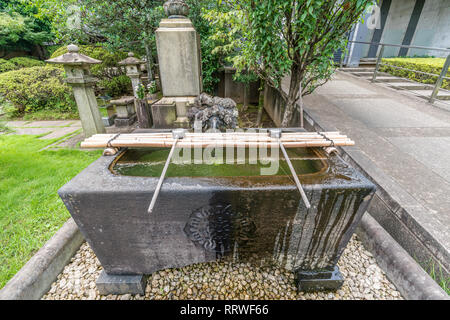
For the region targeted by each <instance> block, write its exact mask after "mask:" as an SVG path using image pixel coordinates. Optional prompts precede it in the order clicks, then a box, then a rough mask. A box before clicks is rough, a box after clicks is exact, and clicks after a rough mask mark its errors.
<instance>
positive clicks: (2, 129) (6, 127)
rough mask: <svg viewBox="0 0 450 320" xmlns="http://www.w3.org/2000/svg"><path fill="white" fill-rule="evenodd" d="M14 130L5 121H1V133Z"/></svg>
mask: <svg viewBox="0 0 450 320" xmlns="http://www.w3.org/2000/svg"><path fill="white" fill-rule="evenodd" d="M10 132H13V129H11V128H10V127H8V126H7V125H6V124H5V122H4V121H0V134H1V133H10Z"/></svg>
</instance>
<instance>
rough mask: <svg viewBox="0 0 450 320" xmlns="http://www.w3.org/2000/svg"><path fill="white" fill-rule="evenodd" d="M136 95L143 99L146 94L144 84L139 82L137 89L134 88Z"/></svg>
mask: <svg viewBox="0 0 450 320" xmlns="http://www.w3.org/2000/svg"><path fill="white" fill-rule="evenodd" d="M136 95H137V97H138V98H139V99H144V98H145V96H146V95H147V90H146V89H145V86H144V85H143V84H142V83H141V84H140V85H139V86H138V88H137V90H136Z"/></svg>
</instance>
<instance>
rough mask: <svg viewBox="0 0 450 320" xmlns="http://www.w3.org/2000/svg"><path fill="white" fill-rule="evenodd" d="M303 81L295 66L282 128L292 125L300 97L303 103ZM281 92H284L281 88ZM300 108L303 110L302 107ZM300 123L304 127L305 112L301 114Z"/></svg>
mask: <svg viewBox="0 0 450 320" xmlns="http://www.w3.org/2000/svg"><path fill="white" fill-rule="evenodd" d="M301 80H302V75H301V74H300V73H299V68H298V67H297V66H296V65H293V66H292V68H291V80H290V84H289V92H288V98H287V101H286V109H285V111H284V115H283V121H282V122H281V127H283V128H286V127H288V126H289V125H290V124H291V123H292V118H293V116H294V111H295V109H296V101H297V100H298V96H299V95H300V101H301V94H302V93H301ZM280 90H283V89H282V88H280ZM300 108H303V106H302V105H301V106H300ZM300 123H301V124H302V125H303V112H300Z"/></svg>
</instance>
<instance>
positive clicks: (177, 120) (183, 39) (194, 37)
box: [152, 0, 202, 128]
mask: <svg viewBox="0 0 450 320" xmlns="http://www.w3.org/2000/svg"><path fill="white" fill-rule="evenodd" d="M164 11H165V12H166V14H167V16H168V18H167V19H163V20H161V23H160V24H159V28H158V29H157V30H156V46H157V50H158V61H159V71H160V80H161V89H162V93H163V98H162V99H161V100H160V101H158V102H157V103H155V104H153V106H152V114H153V121H154V125H155V127H156V128H164V127H174V126H175V127H185V126H188V125H189V122H188V119H187V118H186V110H187V108H188V107H189V105H192V104H193V102H194V99H195V97H197V96H198V95H199V94H200V93H201V92H202V77H201V74H202V70H201V54H200V37H199V35H198V33H197V31H196V30H195V29H194V27H193V25H192V22H191V21H190V20H189V19H188V18H187V17H186V16H187V14H188V12H189V7H188V5H187V4H186V3H185V2H184V0H169V1H167V2H166V3H164Z"/></svg>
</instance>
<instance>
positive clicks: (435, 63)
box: [380, 58, 450, 89]
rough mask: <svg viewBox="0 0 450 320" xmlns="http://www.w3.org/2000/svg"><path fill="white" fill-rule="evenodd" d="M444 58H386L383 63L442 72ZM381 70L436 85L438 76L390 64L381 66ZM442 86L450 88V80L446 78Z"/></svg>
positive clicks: (430, 71)
mask: <svg viewBox="0 0 450 320" xmlns="http://www.w3.org/2000/svg"><path fill="white" fill-rule="evenodd" d="M444 62H445V59H444V58H385V59H382V63H385V64H390V65H393V66H397V67H402V68H408V69H412V70H417V71H422V72H428V73H434V74H440V73H441V70H442V67H443V66H444ZM380 71H382V72H387V73H390V74H392V75H394V76H398V77H402V78H408V79H410V80H413V81H417V82H421V83H427V84H432V85H434V84H435V83H436V80H437V76H430V75H426V74H421V73H417V72H414V71H408V70H401V69H396V68H392V67H389V66H380ZM447 77H450V70H449V71H448V72H447ZM442 88H444V89H450V81H449V80H446V79H444V81H443V83H442Z"/></svg>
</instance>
